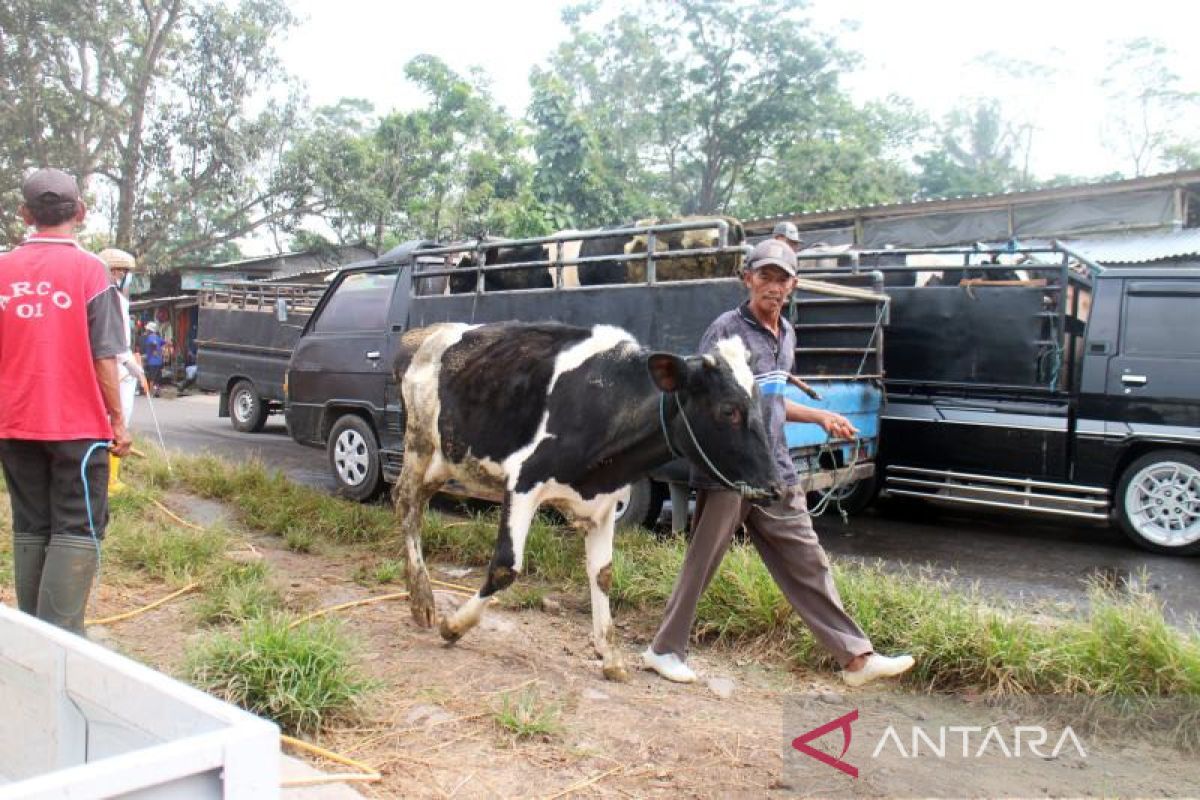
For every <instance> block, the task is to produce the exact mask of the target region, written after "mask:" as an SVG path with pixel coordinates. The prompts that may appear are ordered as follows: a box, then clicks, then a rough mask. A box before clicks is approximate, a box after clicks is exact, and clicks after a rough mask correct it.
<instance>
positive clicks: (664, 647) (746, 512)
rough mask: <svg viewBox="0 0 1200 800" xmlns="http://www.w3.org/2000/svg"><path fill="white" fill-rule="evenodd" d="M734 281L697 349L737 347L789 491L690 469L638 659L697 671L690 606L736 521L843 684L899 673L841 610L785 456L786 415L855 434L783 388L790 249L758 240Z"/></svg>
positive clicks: (679, 672)
mask: <svg viewBox="0 0 1200 800" xmlns="http://www.w3.org/2000/svg"><path fill="white" fill-rule="evenodd" d="M742 279H743V281H744V282H745V284H746V288H747V289H748V290H749V293H750V297H749V299H748V300H747V302H745V303H743V304H742V305H741V306H739V307H737V308H735V309H732V310H730V311H726V312H725V313H724V314H722V315H721V316H719V317H717V318H716V320H714V321H713V323H712V324H711V325H709V326H708V330H706V331H705V332H704V336H703V338H702V339H701V340H700V350H699V352H701V353H707V352H709V351H710V350H712V349H713V348H715V347H716V346H717V343H718V342H721V341H724V340H726V339H729V338H731V337H737V338H739V339H741V340H742V342H743V343H744V344H745V346H746V351H747V352H748V353H749V357H750V371H751V372H752V373H753V374H754V382H755V384H756V385H757V387H758V395H759V400H760V402H761V403H762V411H763V422H764V423H765V425H766V428H767V436H768V438H769V439H770V442H771V446H772V448H773V451H774V454H775V468H776V471H777V473H778V477H779V483H780V484H782V485H785V486H787V487H788V489H787V491H786V492H785V493H784V495H783V497H782V498H781V499H780V500H778V501H776V502H775V503H772V504H771V505H770V506H769V507H767V508H762V507H759V506H753V505H751V504H750V503H749V502H748V501H747V500H746V499H744V498H743V497H742V496H741V495H739V494H738V493H737V492H733V491H730V490H729V489H726V488H723V487H721V486H720V485H719V484H717V483H715V482H714V481H713V480H712V479H711V478H710V477H708V476H706V475H704V474H703V473H700V472H699V471H696V470H693V471H692V485H693V486H695V487H696V513H695V516H694V517H693V519H692V536H691V540H690V541H689V542H688V549H687V555H686V556H685V557H684V562H683V569H682V570H681V571H680V573H679V577H678V579H677V580H676V582H675V589H674V590H673V591H672V593H671V599H670V600H669V601H667V609H666V612H665V613H664V615H663V621H662V623H661V624H660V625H659V627H658V632H657V633H656V634H655V636H654V640H653V641H652V642H651V643H650V646H649V647H648V648H646V651H645V652H644V653H642V662H643V664H644V665H645V667H646V668H647V669H651V670H654V671H655V672H657V673H658V674H659V675H661V676H662V677H664V678H666V679H667V680H672V681H676V682H678V683H691V682H692V681H694V680H696V673H695V672H693V671H692V669H691V668H690V667H688V665H687V663H686V662H685V660H684V659H685V658H686V657H687V644H688V639H689V637H690V634H691V629H692V624H693V623H694V622H695V619H696V607H697V605H698V604H699V602H700V596H701V595H702V594H703V593H704V590H705V588H706V587H707V586H708V584H709V581H711V580H712V578H713V576H714V575H715V574H716V573H717V569H718V568H719V567H720V565H721V560H722V559H723V558H724V557H725V552H726V551H727V550H728V549H729V545H730V543H731V542H732V540H733V534H734V531H736V530H737V529H738V528H739V527H741V526H743V525H744V526H745V528H746V531H747V532H748V533H749V534H750V541H751V542H752V543H753V544H754V547H755V549H757V550H758V552H759V555H760V556H762V560H763V563H764V564H766V566H767V570H768V571H769V572H770V573H771V577H772V578H774V580H775V583H776V585H778V586H779V589H780V591H782V592H783V596H784V597H785V598H787V601H788V603H789V604H791V606H792V608H793V609H795V610H796V613H798V614H799V615H800V618H801V619H802V620H804V623H805V624H806V625H807V626H808V628H809V630H811V631H812V633H813V636H814V638H816V640H817V641H818V642H820V643H821V645H822V646H823V647H824V648H825V649H826V650H828V651H829V653H830V654H831V655H833V657H834V658H835V659H836V660H837V661H838V663H839V664H841V666H842V670H843V671H842V680H843V681H845V682H846V683H847V684H848V685H850V686H862V685H863V684H866V683H869V682H871V681H873V680H876V679H879V678H887V677H893V676H896V675H900V674H901V673H903V672H905V671H907V670H909V669H911V668H912V666H913V663H914V662H913V658H912V656H907V655H901V656H890V657H889V656H884V655H881V654H879V653H876V652H875V648H874V646H873V645H872V644H871V640H870V639H868V638H867V635H866V634H865V633H864V632H863V630H862V628H860V627H859V626H858V623H857V622H855V621H854V620H853V619H852V618H851V617H850V615H849V614H847V613H846V610H845V609H844V608H843V607H842V601H841V598H840V597H839V596H838V591H837V587H835V586H834V583H833V574H832V573H831V572H830V569H829V558H828V556H826V555H825V550H824V548H822V547H821V543H820V542H819V541H818V540H817V534H816V531H814V530H813V525H812V520H811V519H810V518H809V513H808V507H807V503H806V501H805V496H804V488H803V487H802V486H800V479H799V476H798V475H797V473H796V466H795V465H794V464H793V463H792V459H791V455H790V454H789V453H788V446H787V436H786V435H785V433H784V423H785V422H808V423H813V424H816V425H820V426H821V427H822V428H823V429H824V430H825V431H826V433H828V434H829V435H830V436H831V437H835V438H839V439H847V438H852V437H853V436H854V434H855V433H856V432H857V431H855V429H854V426H853V425H851V424H850V421H849V420H847V419H846V418H845V417H843V416H841V415H840V414H835V413H833V412H831V411H823V410H820V409H815V408H809V407H808V406H803V405H800V404H799V403H794V402H792V401H791V400H788V399H787V398H786V397H785V396H784V394H783V389H784V386H785V385H786V384H787V376H788V375H789V374H790V373H791V371H792V364H793V361H794V360H795V357H796V332H795V330H794V329H793V328H792V326H791V324H790V323H789V322H788V320H787V318H786V317H784V316H783V309H784V307H785V306H786V305H787V302H788V299H789V298H790V296H791V294H792V291H793V290H794V289H795V288H796V254H795V253H794V252H792V249H791V247H789V246H788V245H787V244H785V243H783V242H778V241H776V240H774V239H767V240H765V241H763V242H760V243H759V244H758V246H757V247H755V248H754V251H753V252H752V253H751V254H750V257H749V259H748V260H747V262H746V269H745V272H744V273H743V278H742Z"/></svg>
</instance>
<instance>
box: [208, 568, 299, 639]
mask: <svg viewBox="0 0 1200 800" xmlns="http://www.w3.org/2000/svg"><path fill="white" fill-rule="evenodd" d="M282 607H283V597H282V596H281V595H280V593H279V590H278V589H277V588H275V587H274V586H272V585H271V581H270V568H269V567H268V566H267V564H266V563H265V562H263V561H256V562H252V563H249V564H236V563H231V564H225V565H224V566H223V567H221V568H220V569H219V570H218V571H217V572H216V573H215V574H214V575H212V576H211V577H210V579H209V580H208V581H206V582H205V587H204V593H203V594H202V595H201V596H200V601H199V602H198V603H197V605H196V615H197V617H198V618H199V619H200V622H201V623H202V624H204V625H225V624H228V623H242V622H248V621H250V620H255V619H258V618H260V617H263V616H268V615H270V614H274V613H276V612H278V611H279V610H280V609H281V608H282Z"/></svg>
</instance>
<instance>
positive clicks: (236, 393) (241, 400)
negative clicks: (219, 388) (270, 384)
mask: <svg viewBox="0 0 1200 800" xmlns="http://www.w3.org/2000/svg"><path fill="white" fill-rule="evenodd" d="M229 420H230V422H232V423H233V427H234V430H238V431H241V432H242V433H258V432H259V431H261V430H262V429H263V425H266V424H267V404H266V403H264V402H263V399H262V398H261V397H259V396H258V391H257V390H256V389H255V388H254V384H253V383H251V382H250V381H238V382H237V383H235V384H234V385H233V390H232V391H230V392H229Z"/></svg>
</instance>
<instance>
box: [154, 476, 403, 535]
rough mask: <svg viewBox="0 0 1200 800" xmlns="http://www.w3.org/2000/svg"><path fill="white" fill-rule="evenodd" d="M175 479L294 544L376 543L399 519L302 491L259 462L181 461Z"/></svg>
mask: <svg viewBox="0 0 1200 800" xmlns="http://www.w3.org/2000/svg"><path fill="white" fill-rule="evenodd" d="M174 467H175V469H174V474H175V475H176V476H177V478H178V479H179V481H180V482H181V483H182V484H183V486H185V487H186V488H187V489H189V490H190V491H192V492H195V493H196V494H199V495H201V496H202V497H209V498H213V499H216V500H223V501H225V502H227V503H229V504H230V505H232V506H233V507H234V508H235V509H237V511H238V512H239V516H240V517H241V521H242V522H244V523H246V524H248V525H252V526H254V527H255V528H258V529H260V530H263V531H266V532H268V533H274V534H275V535H277V536H281V537H285V538H286V537H287V536H288V534H289V533H291V534H292V536H293V537H294V538H295V537H297V536H298V535H299V534H297V531H304V532H306V533H308V534H311V535H312V536H313V537H314V540H315V539H321V538H323V539H329V540H330V541H334V542H374V541H379V540H381V539H384V538H386V537H390V536H392V535H394V533H395V529H396V522H395V517H394V515H393V514H392V513H391V510H390V509H388V508H384V507H382V506H375V505H363V504H360V503H349V502H345V501H341V500H337V499H336V498H333V497H330V496H328V495H327V494H325V493H324V492H321V491H319V490H317V489H311V488H309V487H306V486H299V485H297V484H295V483H292V482H291V481H289V480H288V479H287V478H286V477H284V475H283V473H281V472H268V471H267V469H266V468H265V467H263V465H262V464H261V463H259V462H255V461H249V462H246V463H243V464H236V465H232V464H229V463H228V462H225V461H222V460H221V459H219V458H216V457H214V456H202V457H197V458H179V459H176V461H175V462H174Z"/></svg>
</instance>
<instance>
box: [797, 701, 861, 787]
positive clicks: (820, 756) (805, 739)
mask: <svg viewBox="0 0 1200 800" xmlns="http://www.w3.org/2000/svg"><path fill="white" fill-rule="evenodd" d="M857 719H858V709H857V708H856V709H854V710H853V711H851V712H850V713H849V714H844V715H843V716H840V717H838V718H837V719H835V720H834V721H833V722H827V723H825V724H824V725H822V726H821V727H819V728H813V729H812V730H811V731H809V732H808V733H804V734H801V735H800V736H797V737H796V738H795V739H793V740H792V747H793V748H795V749H796V750H799V751H800V752H801V753H804V755H806V756H810V757H811V758H815V759H816V760H817V761H820V762H821V763H822V764H828V765H829V766H831V767H833V768H834V769H838V770H841V771H842V772H844V773H846V774H847V775H849V776H850V777H851V778H858V767H856V766H854V765H853V764H847V763H846V762H845V761H842V756H844V755H846V751H847V750H849V749H850V723H852V722H854V721H855V720H857ZM837 728H841V729H842V736H843V737H844V739H843V744H842V752H841V755H839V756H838V757H837V758H834V757H833V756H831V755H829V754H828V753H822V752H821V751H820V750H818V749H816V748H815V747H812V746H810V745H809V742H811V741H814V740H816V739H820V738H821V737H822V736H824V735H825V734H827V733H829V732H830V731H832V730H836V729H837Z"/></svg>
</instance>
